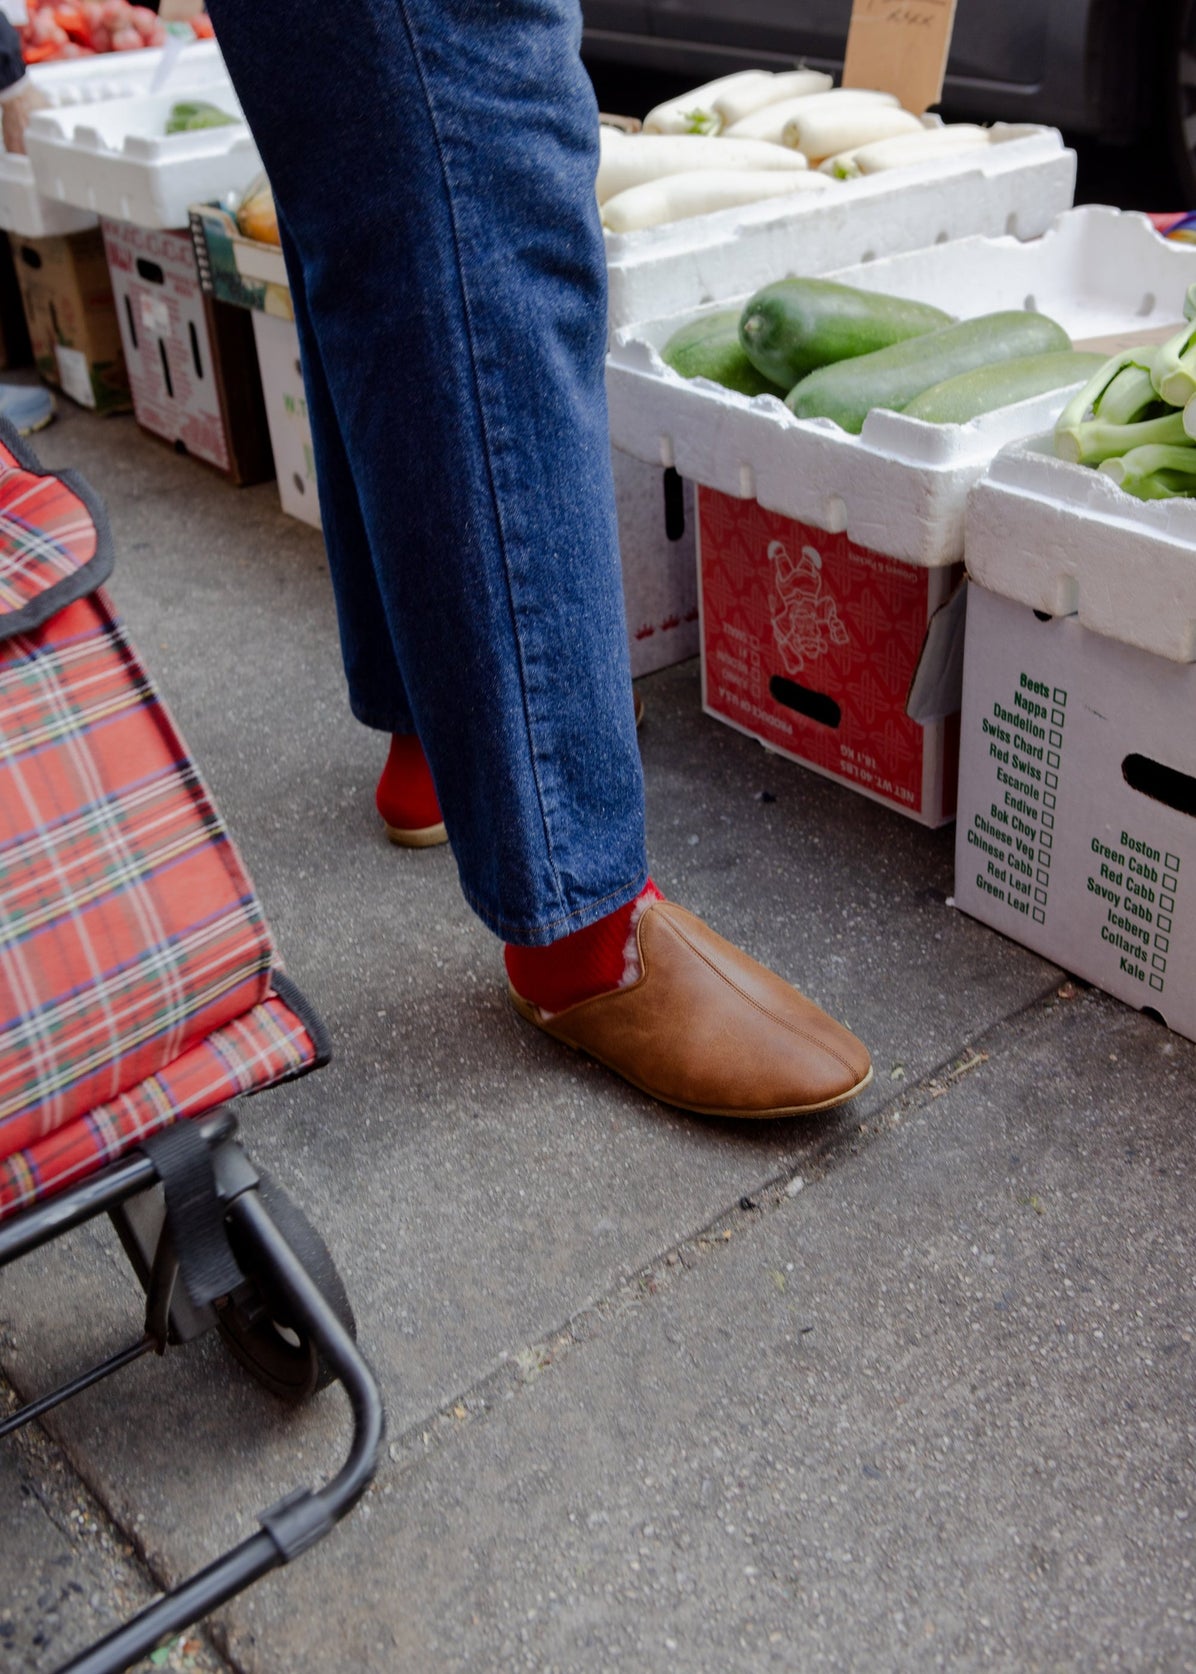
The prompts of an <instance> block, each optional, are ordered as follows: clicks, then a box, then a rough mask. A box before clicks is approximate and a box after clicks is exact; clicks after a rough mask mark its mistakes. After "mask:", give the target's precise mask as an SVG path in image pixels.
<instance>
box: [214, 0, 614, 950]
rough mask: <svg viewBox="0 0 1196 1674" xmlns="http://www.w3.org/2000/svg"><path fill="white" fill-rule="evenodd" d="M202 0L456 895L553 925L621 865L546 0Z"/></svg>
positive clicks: (569, 21)
mask: <svg viewBox="0 0 1196 1674" xmlns="http://www.w3.org/2000/svg"><path fill="white" fill-rule="evenodd" d="M212 15H213V20H214V22H215V25H216V30H217V35H218V38H219V39H220V42H221V46H222V48H223V51H224V55H225V58H226V61H227V62H228V65H229V69H230V72H231V73H232V76H233V79H234V82H235V83H236V85H237V89H238V93H239V94H240V97H241V100H242V104H243V106H244V108H245V111H246V114H247V116H248V118H249V121H250V123H251V126H252V127H253V129H254V133H255V137H256V138H257V141H258V145H259V148H260V150H261V153H262V158H263V162H264V163H265V165H266V169H267V172H268V174H269V175H270V178H271V182H272V185H273V187H274V191H275V194H276V198H277V201H278V207H279V213H280V217H281V219H282V221H283V222H284V224H285V226H286V230H287V234H288V237H289V239H290V242H291V245H292V247H293V251H294V256H295V259H297V261H298V263H299V265H300V266H301V269H302V275H303V285H304V290H305V294H306V304H307V309H308V313H309V316H310V323H311V327H312V331H313V332H314V335H315V337H316V339H317V340H318V343H319V345H320V351H321V358H322V363H323V369H324V374H325V376H326V378H327V382H328V386H329V390H330V394H331V405H332V409H333V411H334V413H335V418H336V423H337V427H338V429H339V433H340V437H341V441H342V444H343V448H344V452H345V455H346V458H347V460H348V462H349V465H350V468H351V471H352V476H353V480H354V482H355V484H356V489H357V497H358V501H359V504H360V509H361V514H362V519H363V524H364V528H365V531H366V534H367V537H368V544H369V549H370V552H371V554H372V558H373V565H374V573H375V579H376V584H377V589H378V594H379V597H380V599H381V602H382V606H383V608H384V610H385V615H386V622H387V625H388V628H389V635H390V639H391V642H392V644H393V647H394V651H395V655H396V660H397V664H398V667H399V669H400V670H401V674H402V681H403V685H404V687H405V689H406V694H407V698H408V699H409V702H410V708H411V717H412V721H413V723H414V730H415V731H416V732H417V733H418V735H419V737H420V739H421V740H422V742H423V745H424V747H425V749H426V751H427V755H428V759H429V761H430V763H431V766H432V771H433V775H434V778H435V783H436V789H437V791H438V793H439V797H440V804H441V807H442V809H443V812H444V818H445V823H446V825H447V827H448V832H449V836H450V838H451V841H452V844H453V848H454V852H455V854H456V857H457V861H458V864H459V867H460V870H461V876H462V882H463V886H464V888H465V892H466V895H467V897H468V899H469V900H470V902H471V904H472V905H473V906H474V907H475V909H476V910H477V911H478V913H479V914H480V916H481V917H482V918H483V920H484V921H485V922H486V923H487V924H489V925H490V927H491V928H492V929H493V930H495V931H496V932H497V933H498V934H499V935H500V936H502V937H503V938H504V940H506V941H514V942H523V943H531V944H536V943H548V942H552V941H555V940H558V939H559V938H560V937H561V936H562V935H564V934H566V933H568V932H569V931H571V930H574V929H577V928H580V927H582V926H584V925H586V924H589V923H592V922H594V921H595V920H597V919H598V918H601V917H602V916H604V915H605V914H606V913H608V912H609V911H611V910H612V909H614V908H617V907H620V906H622V905H624V904H625V903H627V902H629V901H630V900H631V899H632V898H633V897H634V896H635V895H636V894H637V893H638V892H639V890H640V889H641V887H642V886H643V883H644V880H645V877H646V874H647V864H646V858H645V850H644V832H643V791H642V779H641V770H640V764H639V754H638V749H637V745H636V739H635V725H634V717H633V712H632V697H631V686H630V677H629V668H628V653H627V642H626V628H625V621H624V615H623V606H622V583H621V574H620V567H619V557H618V546H617V539H616V531H615V521H614V506H613V493H612V489H611V484H610V447H609V437H608V429H607V416H606V405H605V393H604V388H603V364H604V354H605V334H606V311H605V258H604V252H603V247H602V240H601V232H600V229H599V227H598V223H597V216H596V214H595V212H594V206H593V181H594V171H595V168H596V157H597V122H596V109H595V105H594V100H593V94H592V92H591V90H590V89H589V85H588V81H587V80H586V78H585V73H584V71H583V69H582V67H581V64H580V60H579V58H578V51H577V47H578V28H579V14H578V11H577V6H576V4H575V0H505V3H504V4H503V5H502V6H497V5H493V4H489V3H485V4H483V3H480V0H340V3H334V4H330V5H322V6H320V7H318V8H317V7H315V6H314V5H309V6H301V7H296V6H294V5H293V4H286V5H283V4H281V3H280V0H255V4H254V5H252V6H250V5H245V4H239V5H238V4H234V3H232V0H217V4H216V5H214V6H213V7H212ZM321 493H323V486H322V484H321ZM363 719H374V720H375V724H377V721H376V719H375V718H374V717H372V716H365V715H363Z"/></svg>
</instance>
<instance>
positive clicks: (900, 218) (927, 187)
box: [606, 123, 1076, 333]
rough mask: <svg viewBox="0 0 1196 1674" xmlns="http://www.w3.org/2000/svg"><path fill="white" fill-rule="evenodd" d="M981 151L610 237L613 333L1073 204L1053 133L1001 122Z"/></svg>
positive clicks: (1023, 230) (1040, 228) (1038, 223)
mask: <svg viewBox="0 0 1196 1674" xmlns="http://www.w3.org/2000/svg"><path fill="white" fill-rule="evenodd" d="M992 131H993V136H994V137H993V141H992V143H991V144H990V145H989V146H987V147H985V148H984V149H983V150H982V151H978V152H967V153H964V154H962V155H960V156H957V157H943V158H939V159H938V160H937V161H935V162H931V163H920V164H918V165H917V166H915V167H912V168H907V169H902V170H901V171H900V172H897V171H893V172H891V173H886V174H880V175H872V176H870V177H867V178H864V179H859V180H836V181H831V182H830V184H829V185H828V186H827V189H826V190H825V191H823V192H810V193H797V194H795V195H791V196H789V197H786V198H784V199H781V200H778V199H766V200H764V201H763V202H761V203H755V204H749V205H745V206H743V207H741V208H737V209H722V210H716V211H715V212H713V213H712V214H709V215H701V216H695V217H694V218H693V219H691V220H687V221H676V222H673V223H671V224H669V225H666V226H662V227H653V228H649V229H646V230H645V231H643V232H636V233H621V234H613V233H608V234H607V238H606V251H607V272H608V287H609V303H608V318H609V324H610V330H611V332H612V333H614V332H617V331H620V330H622V329H623V328H625V327H627V326H630V325H634V324H635V323H636V322H637V321H640V320H647V319H659V318H661V317H663V316H666V315H673V314H680V313H682V312H684V311H685V310H687V309H688V310H691V311H696V310H697V309H698V308H699V307H700V306H701V304H702V303H704V302H707V301H709V299H710V298H712V297H717V296H730V295H732V294H735V293H738V292H742V293H743V294H744V295H748V294H750V293H751V292H752V291H754V290H757V289H758V288H759V287H760V286H761V285H766V284H768V283H769V281H770V280H772V279H777V278H781V277H783V276H784V275H785V274H786V273H792V272H797V271H800V272H802V273H807V274H813V273H825V272H827V271H828V270H829V269H830V268H836V267H845V266H847V265H848V264H849V263H855V262H864V261H868V260H871V259H873V258H874V257H876V256H877V255H878V254H879V253H880V252H881V251H884V252H886V253H889V254H893V253H896V252H900V251H904V250H915V249H920V248H923V247H924V246H927V245H933V244H940V243H946V242H948V241H951V240H955V239H959V238H965V237H969V236H971V235H973V234H982V233H983V234H997V233H1008V234H1010V235H1011V236H1013V237H1016V238H1021V239H1029V238H1036V237H1037V236H1038V235H1039V234H1040V233H1043V232H1045V231H1046V229H1047V228H1048V227H1049V226H1050V225H1051V224H1052V222H1053V221H1054V220H1055V218H1056V216H1058V215H1059V214H1060V213H1061V212H1062V211H1063V210H1065V209H1067V208H1069V207H1070V205H1071V203H1072V201H1073V199H1074V197H1075V182H1076V158H1075V153H1074V152H1073V151H1070V150H1069V149H1068V148H1067V147H1066V146H1064V144H1063V140H1062V137H1061V135H1060V134H1059V133H1058V132H1057V131H1056V130H1055V129H1053V128H1041V127H1033V126H1029V125H1025V124H1000V123H998V124H997V125H996V126H995V127H994V128H993V130H992Z"/></svg>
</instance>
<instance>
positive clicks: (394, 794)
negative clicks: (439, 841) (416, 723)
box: [374, 732, 441, 831]
mask: <svg viewBox="0 0 1196 1674" xmlns="http://www.w3.org/2000/svg"><path fill="white" fill-rule="evenodd" d="M374 801H375V802H376V803H377V806H378V812H379V813H380V814H381V815H382V818H383V819H384V820H385V821H386V823H387V825H389V826H391V827H393V829H394V830H396V831H423V830H425V829H426V828H427V827H428V826H430V825H439V824H440V818H441V815H440V803H439V802H438V801H437V800H436V788H435V786H434V785H433V783H432V773H431V769H430V768H429V767H428V758H427V757H426V756H425V755H424V750H423V745H422V744H421V743H420V741H419V739H418V738H417V737H416V736H415V734H414V733H413V732H412V733H401V732H396V733H392V735H391V740H390V754H389V755H388V756H387V758H386V766H385V767H384V768H383V769H382V777H381V778H380V779H379V780H378V789H377V790H376V791H375V793H374Z"/></svg>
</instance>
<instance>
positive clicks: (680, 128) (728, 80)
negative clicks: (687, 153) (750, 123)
mask: <svg viewBox="0 0 1196 1674" xmlns="http://www.w3.org/2000/svg"><path fill="white" fill-rule="evenodd" d="M772 79H773V78H772V73H771V72H770V71H769V70H736V71H735V72H734V73H733V74H732V75H729V76H719V77H718V79H717V80H716V81H708V82H704V83H703V84H702V86H701V87H694V88H692V89H691V90H690V91H689V92H688V93H680V94H678V96H677V97H676V98H675V99H666V100H665V101H664V103H663V104H659V105H656V106H654V107H653V109H652V110H650V111H649V112H648V114H647V116H645V118H644V132H645V133H646V134H717V133H718V131H719V129H720V128H721V127H722V126H723V119H722V117H721V116H720V115H719V113H718V112H717V111H716V110H715V107H714V101H715V100H716V99H718V98H719V97H721V96H722V95H723V94H726V93H733V92H734V91H735V90H736V89H737V88H738V89H742V90H743V91H745V92H746V91H747V90H748V89H749V88H753V87H761V88H763V87H766V86H767V84H768V83H769V82H770V81H771V80H772Z"/></svg>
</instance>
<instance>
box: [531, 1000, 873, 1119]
mask: <svg viewBox="0 0 1196 1674" xmlns="http://www.w3.org/2000/svg"><path fill="white" fill-rule="evenodd" d="M507 998H508V999H509V1000H510V1002H511V1004H512V1006H513V1007H514V1008H515V1010H516V1011H517V1012H518V1013H519V1015H520V1017H522V1018H523V1019H524V1021H525V1022H528V1023H530V1024H531V1025H532V1027H533V1028H534V1029H539V1031H540V1033H541V1034H543V1035H547V1036H548V1038H549V1040H555V1041H559V1042H560V1043H561V1045H562V1046H568V1047H570V1048H571V1049H572V1050H573V1051H574V1052H584V1053H585V1055H586V1057H587V1058H592V1059H593V1060H594V1062H595V1063H596V1064H602V1065H603V1067H604V1068H605V1069H608V1070H612V1071H613V1072H614V1074H615V1075H617V1076H618V1077H619V1078H620V1080H622V1081H625V1082H626V1083H627V1085H628V1086H629V1087H634V1088H635V1089H636V1091H637V1092H640V1093H646V1094H647V1096H648V1097H649V1098H650V1099H655V1100H656V1102H657V1103H658V1104H667V1105H668V1106H669V1107H670V1109H672V1110H688V1111H690V1112H691V1113H692V1114H693V1115H695V1116H722V1117H725V1118H727V1119H728V1120H730V1121H736V1122H773V1121H779V1120H782V1119H783V1118H784V1117H786V1116H817V1115H818V1113H819V1111H822V1110H834V1109H835V1107H836V1106H837V1105H840V1104H847V1103H848V1102H849V1101H850V1100H851V1099H854V1098H855V1097H856V1096H857V1094H859V1093H862V1092H863V1091H864V1088H865V1087H867V1086H868V1084H869V1082H870V1081H871V1080H872V1066H871V1064H869V1066H868V1073H867V1075H866V1076H864V1078H863V1079H862V1080H861V1081H857V1082H856V1084H855V1086H854V1087H849V1088H848V1089H847V1091H846V1092H845V1093H836V1094H835V1096H834V1098H833V1099H821V1100H820V1101H819V1102H818V1103H817V1104H791V1105H784V1106H782V1107H780V1108H778V1109H775V1110H728V1109H726V1108H725V1107H722V1106H718V1105H703V1104H678V1103H677V1101H676V1100H675V1099H668V1098H665V1096H664V1094H663V1093H658V1092H656V1091H655V1090H654V1089H653V1088H651V1087H647V1086H645V1084H644V1083H643V1082H642V1081H637V1080H636V1079H635V1077H634V1076H633V1075H628V1074H627V1072H626V1070H621V1069H620V1068H619V1066H618V1065H617V1064H612V1063H611V1061H610V1059H609V1058H603V1057H602V1056H601V1055H600V1054H599V1053H597V1052H591V1051H590V1048H589V1047H588V1046H582V1045H581V1044H580V1043H579V1042H578V1041H575V1040H570V1039H569V1037H568V1035H554V1034H552V1033H551V1031H550V1030H549V1029H548V1027H547V1025H546V1024H545V1023H544V1021H543V1019H542V1016H541V1013H540V1008H539V1007H538V1006H534V1005H532V1004H531V1003H530V1001H528V1000H525V999H524V998H523V996H522V994H518V993H516V991H515V989H514V988H512V987H511V986H510V985H509V984H508V987H507Z"/></svg>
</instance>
